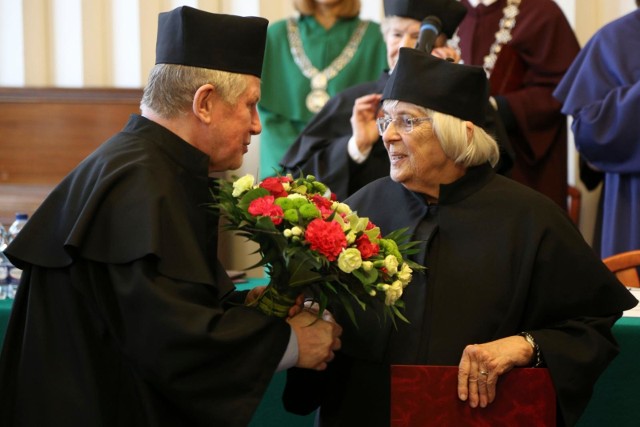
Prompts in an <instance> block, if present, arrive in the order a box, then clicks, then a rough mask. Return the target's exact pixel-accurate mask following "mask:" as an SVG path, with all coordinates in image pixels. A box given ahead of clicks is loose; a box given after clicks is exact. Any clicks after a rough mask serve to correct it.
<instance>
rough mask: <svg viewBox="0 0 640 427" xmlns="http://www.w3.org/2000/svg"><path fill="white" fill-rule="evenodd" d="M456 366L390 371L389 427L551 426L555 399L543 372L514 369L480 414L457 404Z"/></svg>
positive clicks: (530, 369)
mask: <svg viewBox="0 0 640 427" xmlns="http://www.w3.org/2000/svg"><path fill="white" fill-rule="evenodd" d="M457 387H458V367H457V366H400V365H393V366H392V367H391V427H424V426H452V427H466V426H486V427H489V426H490V427H499V426H505V427H506V426H509V427H512V426H518V427H525V426H531V427H533V426H536V427H539V426H555V425H556V394H555V390H554V388H553V384H552V383H551V377H550V375H549V371H548V370H547V369H542V368H535V369H534V368H514V369H512V370H511V371H509V372H507V373H506V374H504V375H502V376H500V378H499V379H498V386H497V387H496V398H495V400H494V401H493V403H491V404H489V405H488V406H487V407H486V408H480V407H477V408H471V407H470V406H469V403H468V402H462V401H461V400H460V399H458V390H457Z"/></svg>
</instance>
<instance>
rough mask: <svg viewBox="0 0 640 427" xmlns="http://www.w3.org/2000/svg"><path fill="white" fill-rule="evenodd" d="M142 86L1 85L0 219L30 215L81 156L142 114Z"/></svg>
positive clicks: (4, 221)
mask: <svg viewBox="0 0 640 427" xmlns="http://www.w3.org/2000/svg"><path fill="white" fill-rule="evenodd" d="M141 96H142V90H141V89H86V88H82V89H75V88H74V89H63V88H0V223H2V224H4V225H5V226H6V225H8V224H10V223H11V222H12V221H13V217H14V216H15V213H16V212H26V213H28V214H32V213H33V211H34V210H35V209H36V208H37V207H38V206H39V204H40V203H41V202H42V200H43V199H44V198H45V197H46V195H47V194H48V193H49V192H50V191H51V189H52V188H53V187H54V186H55V185H56V184H57V183H58V182H60V180H62V178H63V177H64V176H65V175H67V174H68V173H69V172H70V171H71V169H73V168H74V167H75V166H76V165H77V164H78V163H79V162H80V161H81V160H82V159H84V158H85V157H86V156H87V155H88V154H89V153H91V152H92V151H93V150H95V149H96V147H98V146H99V145H100V144H101V143H102V142H104V141H105V140H106V139H108V138H109V137H110V136H111V135H113V134H114V133H116V132H118V131H119V130H120V129H122V127H123V126H124V124H125V123H126V121H127V119H128V117H129V115H130V114H133V113H139V112H140V107H139V104H140V98H141Z"/></svg>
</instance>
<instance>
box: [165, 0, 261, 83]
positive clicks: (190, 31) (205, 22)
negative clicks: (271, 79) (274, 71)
mask: <svg viewBox="0 0 640 427" xmlns="http://www.w3.org/2000/svg"><path fill="white" fill-rule="evenodd" d="M268 24H269V21H267V20H266V19H264V18H259V17H242V16H234V15H224V14H217V13H210V12H205V11H202V10H198V9H194V8H192V7H189V6H181V7H178V8H176V9H173V10H172V11H170V12H163V13H161V14H160V15H159V17H158V40H157V43H156V64H180V65H188V66H192V67H199V68H209V69H212V70H221V71H227V72H231V73H238V74H251V75H254V76H256V77H260V76H261V74H262V60H263V58H264V49H265V43H266V38H267V25H268Z"/></svg>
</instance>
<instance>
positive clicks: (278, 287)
mask: <svg viewBox="0 0 640 427" xmlns="http://www.w3.org/2000/svg"><path fill="white" fill-rule="evenodd" d="M217 182H218V189H217V192H214V194H213V196H214V200H215V203H214V205H213V207H214V208H216V209H217V211H218V213H219V215H220V216H221V217H222V218H224V219H226V221H225V225H224V227H225V228H226V229H227V230H232V231H235V232H236V233H237V234H238V235H240V236H243V237H246V238H247V239H248V240H251V241H254V242H256V243H257V244H258V245H259V249H258V251H259V252H260V255H261V257H262V259H261V261H260V262H259V263H258V264H256V265H255V266H253V267H257V266H266V269H267V272H268V274H269V276H270V281H269V284H268V286H267V287H266V289H265V291H264V292H263V293H262V295H261V297H260V298H259V299H258V300H257V301H256V304H257V306H258V308H259V309H260V310H261V311H262V312H264V313H266V314H268V315H274V316H280V317H285V316H286V315H287V313H288V310H289V308H290V307H291V306H292V305H293V304H295V300H296V298H297V297H298V295H300V294H301V293H305V294H306V295H310V296H312V297H313V299H314V301H315V302H317V303H318V305H319V310H320V313H322V312H323V311H324V309H325V308H327V306H330V305H332V304H333V305H335V304H339V305H340V306H341V307H342V308H343V309H344V310H345V312H346V313H347V314H348V315H349V317H350V318H351V320H352V321H353V322H354V323H355V313H354V310H353V306H354V304H355V305H359V306H360V307H361V308H362V309H363V310H364V309H366V307H367V306H369V305H374V304H376V302H377V305H381V306H382V307H383V313H384V316H385V318H386V317H391V319H392V320H393V321H394V323H395V317H397V318H399V319H402V320H404V321H407V320H406V318H405V317H404V316H403V315H402V313H401V311H400V309H402V308H403V307H404V302H403V301H402V300H401V299H400V296H401V295H402V292H403V289H404V288H405V287H406V286H407V285H408V284H409V282H410V281H411V277H412V274H413V272H414V271H418V270H422V269H424V267H422V266H420V265H419V264H417V263H415V262H413V261H411V260H409V259H408V255H411V254H413V253H416V252H417V250H418V249H417V244H418V243H419V242H410V241H409V239H408V238H409V235H408V234H407V233H406V231H407V230H406V229H401V230H396V231H394V232H392V233H390V234H389V235H387V236H385V237H382V236H381V235H380V229H379V228H378V227H376V226H375V224H373V223H372V222H371V221H369V219H368V218H361V217H359V216H358V215H357V214H356V212H353V211H351V209H350V208H349V206H347V205H346V204H344V203H340V202H338V201H336V200H335V197H334V196H332V195H331V194H330V193H329V191H328V189H327V186H326V185H324V184H323V183H321V182H319V181H316V180H315V178H314V177H313V176H311V175H309V176H306V177H300V178H295V179H294V178H293V176H292V175H291V174H287V175H283V176H277V177H272V178H267V179H265V180H264V181H262V182H260V183H258V184H255V179H254V177H253V176H252V175H245V176H243V177H241V178H237V179H235V180H234V181H233V182H229V181H226V180H223V179H220V180H218V181H217Z"/></svg>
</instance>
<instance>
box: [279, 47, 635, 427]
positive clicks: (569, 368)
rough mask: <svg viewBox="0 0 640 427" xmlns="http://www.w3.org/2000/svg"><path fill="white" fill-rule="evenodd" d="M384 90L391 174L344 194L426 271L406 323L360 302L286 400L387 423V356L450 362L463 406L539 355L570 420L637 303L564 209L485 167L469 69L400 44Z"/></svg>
mask: <svg viewBox="0 0 640 427" xmlns="http://www.w3.org/2000/svg"><path fill="white" fill-rule="evenodd" d="M417 76H419V78H417ZM424 81H429V82H431V84H429V85H425V84H424V83H423V82H424ZM382 100H383V106H382V109H383V114H384V115H383V117H380V118H378V120H377V124H378V129H379V132H380V133H381V134H382V138H383V140H384V145H385V148H386V149H387V151H388V153H389V159H390V161H391V171H390V176H388V177H385V178H380V179H378V180H376V181H374V182H372V183H370V184H368V185H366V186H365V187H363V188H362V189H361V190H359V191H358V192H356V193H355V194H354V195H353V196H351V197H349V198H348V199H347V200H345V202H346V203H347V204H348V205H349V206H351V208H352V209H353V210H354V211H357V212H358V214H359V215H363V216H367V217H369V219H370V220H371V221H372V222H373V223H375V224H376V225H378V226H379V227H380V230H381V232H382V233H386V232H389V231H390V230H394V229H399V228H403V227H407V228H408V231H409V232H410V233H411V235H412V237H411V240H419V241H423V242H424V243H423V244H422V245H421V247H420V252H419V253H418V254H417V255H415V258H414V261H416V262H419V263H420V264H423V265H425V266H426V274H416V275H414V276H413V280H412V282H411V283H410V284H409V285H408V286H407V287H406V288H405V289H404V293H403V295H402V299H403V301H404V303H405V310H404V311H403V314H405V316H406V317H407V319H408V320H409V323H403V322H397V325H398V326H397V329H395V328H394V326H393V325H392V324H391V322H386V323H384V324H382V327H381V323H380V320H379V319H378V318H377V317H376V316H375V314H373V313H371V312H370V311H358V312H357V319H356V320H357V324H358V327H354V326H352V324H351V323H349V322H347V323H345V322H342V324H343V326H344V333H343V335H342V343H343V346H342V349H341V350H340V351H339V352H337V353H336V358H335V360H334V361H333V362H332V363H331V365H330V366H329V368H328V369H327V370H326V371H324V372H322V373H316V372H308V371H307V372H303V371H301V370H298V369H290V370H289V371H288V373H287V386H286V388H285V393H284V396H283V400H284V404H285V408H287V409H288V410H289V411H292V412H296V413H306V412H311V411H313V410H315V409H316V408H318V407H319V408H320V409H319V413H318V416H317V417H318V425H319V426H323V427H326V426H338V425H340V426H342V425H366V426H369V427H377V426H385V427H386V426H388V425H389V422H390V396H389V393H390V366H391V365H449V366H458V367H459V374H458V379H457V393H458V397H459V399H460V400H462V401H465V402H468V404H469V405H470V406H471V407H472V408H484V407H486V406H487V405H490V404H491V403H492V402H493V401H494V399H500V398H508V396H500V395H498V396H497V397H496V393H497V391H496V390H497V389H499V388H500V376H501V375H502V374H504V373H506V372H508V371H509V370H511V369H512V368H515V367H540V366H544V367H547V368H548V369H549V373H550V375H551V378H552V381H553V384H554V386H555V390H556V393H557V403H558V408H559V409H558V412H557V414H558V425H560V426H563V425H569V426H571V425H574V424H575V423H576V421H577V420H578V418H579V417H580V415H581V413H582V411H583V410H584V408H585V407H586V405H587V402H588V401H589V398H590V396H591V393H592V390H593V385H594V383H595V382H596V380H597V379H598V376H599V375H600V374H601V373H602V372H603V370H604V369H605V368H606V367H607V365H608V363H609V362H610V361H611V360H612V359H613V358H614V356H615V355H616V354H617V352H618V347H617V343H616V342H615V339H614V338H613V335H612V333H611V328H612V326H613V324H614V323H615V321H616V320H617V319H618V318H619V317H620V316H621V314H622V311H623V310H626V309H629V308H631V307H633V306H635V305H636V304H637V303H638V301H637V300H636V299H635V298H634V297H633V296H632V295H631V293H630V292H629V291H628V290H627V289H626V288H625V287H624V286H623V285H622V284H621V283H620V282H619V281H618V280H617V279H616V278H615V276H614V275H613V273H611V271H609V269H608V268H607V267H606V266H605V265H604V264H603V263H602V262H601V260H600V259H599V258H598V257H597V255H596V254H595V253H594V252H593V250H592V249H591V247H590V246H589V245H588V244H587V243H586V242H585V240H584V239H583V237H582V235H581V234H580V232H579V231H578V230H577V228H576V227H575V226H574V224H573V223H572V221H571V219H570V218H569V217H568V215H567V213H566V211H564V210H563V209H561V208H560V207H558V206H557V205H556V204H555V203H554V202H553V201H551V200H549V199H548V198H547V197H545V196H543V195H542V194H540V193H538V192H537V191H534V190H532V189H531V188H529V187H527V186H524V185H522V184H520V183H518V182H516V181H514V180H512V179H509V178H506V177H504V176H501V175H498V174H496V172H495V170H494V169H493V167H492V165H493V164H494V163H495V162H496V161H497V159H498V155H499V154H498V153H499V151H498V146H497V144H496V142H495V141H494V140H493V139H492V138H491V137H490V136H489V135H488V134H487V133H486V131H485V130H484V129H483V126H484V125H485V117H486V114H485V111H486V109H485V106H486V103H487V102H488V88H487V78H486V75H485V72H484V70H483V69H482V68H481V67H477V66H468V65H461V64H454V63H451V62H449V61H445V60H442V59H439V58H436V57H434V56H433V55H429V54H427V53H426V52H421V51H418V50H416V49H410V48H401V49H400V56H399V59H398V63H397V65H396V67H395V69H394V71H393V73H392V75H391V77H390V79H389V81H388V82H387V84H386V86H385V88H384V92H383V94H382ZM399 207H401V208H400V209H399ZM594 295H597V297H594ZM330 309H331V310H332V311H333V315H334V316H335V318H336V319H337V320H338V321H340V320H341V319H344V318H345V316H346V314H345V313H343V312H342V311H339V310H338V309H339V308H338V307H331V308H330ZM453 386H454V384H452V387H453ZM303 391H304V392H303ZM498 394H499V393H498Z"/></svg>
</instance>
